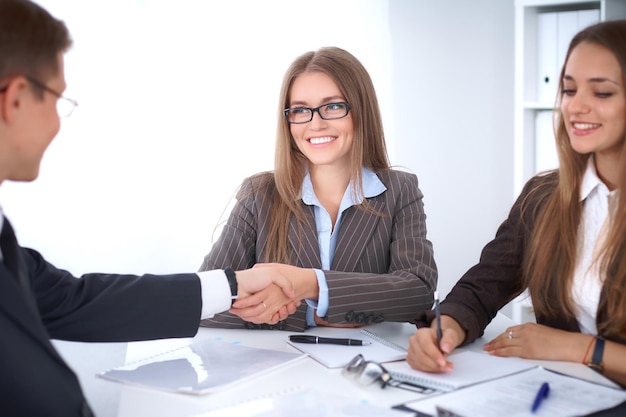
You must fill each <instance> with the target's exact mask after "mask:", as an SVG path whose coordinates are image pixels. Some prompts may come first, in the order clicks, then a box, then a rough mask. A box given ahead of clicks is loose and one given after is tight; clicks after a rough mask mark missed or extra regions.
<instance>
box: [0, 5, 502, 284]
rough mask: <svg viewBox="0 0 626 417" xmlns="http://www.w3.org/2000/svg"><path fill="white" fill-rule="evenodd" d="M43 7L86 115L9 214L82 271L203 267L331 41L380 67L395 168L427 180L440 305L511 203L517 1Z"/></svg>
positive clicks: (8, 204) (22, 233) (61, 139)
mask: <svg viewBox="0 0 626 417" xmlns="http://www.w3.org/2000/svg"><path fill="white" fill-rule="evenodd" d="M39 3H40V4H42V5H43V6H44V7H46V8H48V9H49V10H50V11H51V12H52V13H53V14H54V15H56V16H57V17H59V18H61V19H62V20H64V21H65V22H66V23H67V25H68V27H69V28H70V31H71V33H72V35H73V37H74V39H75V44H74V47H73V49H72V50H71V51H70V52H69V53H68V54H67V55H66V79H67V83H68V90H67V93H66V95H67V96H68V97H72V98H75V99H77V100H78V101H79V103H80V105H79V108H78V109H77V110H76V111H75V113H74V114H73V115H72V116H71V118H69V119H66V120H63V122H62V125H63V126H62V130H61V133H60V134H59V136H58V137H57V139H56V141H55V142H53V144H52V145H51V147H50V149H49V150H48V152H47V154H46V156H45V158H44V162H43V164H42V170H41V175H40V178H39V179H38V180H37V181H35V182H34V183H30V184H15V183H5V184H3V185H2V187H0V202H1V203H2V206H3V208H4V209H5V211H6V213H7V215H8V216H9V218H10V219H11V220H12V221H13V223H14V225H15V228H16V229H17V233H18V238H19V239H20V241H21V243H22V244H24V245H29V246H32V247H34V248H36V249H38V250H40V251H41V252H42V253H43V254H44V255H45V256H46V257H47V258H48V259H49V260H50V261H51V262H53V263H55V264H56V265H57V266H59V267H63V268H66V269H68V270H70V271H71V272H73V273H75V274H81V273H84V272H93V271H109V272H129V273H141V272H156V273H167V272H179V271H193V270H196V269H197V267H198V266H199V265H200V262H201V260H202V257H203V256H204V255H205V254H206V253H207V252H208V251H209V249H210V247H211V242H212V240H213V239H214V237H213V236H212V234H213V230H214V228H215V227H216V226H217V224H218V222H219V219H220V216H221V215H222V211H223V210H224V209H225V207H226V206H227V205H228V203H229V201H230V199H231V197H232V194H233V192H234V191H235V188H236V187H237V186H238V185H239V183H240V182H241V180H242V179H243V178H244V177H245V176H247V175H250V174H253V173H255V172H258V171H261V170H267V169H271V168H272V163H273V150H274V132H275V125H276V118H277V114H276V113H277V97H278V90H279V87H280V81H281V78H282V75H283V73H284V71H285V70H286V68H287V66H288V65H289V63H290V62H291V61H292V60H293V59H294V58H295V57H296V56H297V55H299V54H301V53H303V52H305V51H308V50H312V49H316V48H318V47H321V46H326V45H336V46H340V47H343V48H345V49H347V50H349V51H351V52H352V53H353V54H354V55H356V56H357V57H358V58H359V59H360V60H361V61H362V62H363V63H364V64H365V66H366V67H367V68H368V70H369V71H370V74H371V75H372V78H373V80H374V83H375V85H376V88H377V91H378V95H379V99H380V102H381V107H382V110H383V117H384V122H385V128H386V134H387V138H388V145H389V149H390V156H391V159H392V163H393V164H395V165H403V166H405V167H407V168H409V169H410V170H411V171H413V172H415V173H416V174H417V175H418V177H419V178H420V184H421V188H422V190H423V191H424V193H425V204H426V210H427V214H428V227H429V236H430V239H431V240H432V241H433V243H434V245H435V256H436V260H437V262H438V265H439V269H440V276H441V278H440V292H442V293H443V294H445V293H447V292H448V290H449V288H450V287H451V286H452V284H453V283H454V282H455V281H456V279H458V277H460V275H461V274H462V273H463V272H464V271H465V270H466V269H467V268H468V267H469V266H470V265H471V264H473V263H474V262H475V261H476V260H477V259H478V255H479V251H480V249H481V248H482V246H483V245H484V243H485V242H486V241H487V240H489V239H490V238H491V236H492V235H493V233H494V232H495V229H496V226H497V225H498V224H499V223H500V221H501V220H502V219H503V217H504V215H505V214H506V211H507V210H508V207H509V206H510V204H511V203H512V199H511V195H512V172H513V169H512V160H513V159H512V158H513V156H512V153H513V132H512V113H513V1H512V0H511V1H506V2H504V1H502V0H476V1H472V2H467V1H464V0H445V1H443V0H438V1H426V0H342V1H333V0H318V1H316V2H314V3H310V2H294V1H291V0H267V1H256V0H229V1H220V2H217V1H202V0H179V1H177V2H172V1H169V0H160V1H158V0H150V1H145V0H111V1H108V2H95V1H93V0H89V1H85V0H39Z"/></svg>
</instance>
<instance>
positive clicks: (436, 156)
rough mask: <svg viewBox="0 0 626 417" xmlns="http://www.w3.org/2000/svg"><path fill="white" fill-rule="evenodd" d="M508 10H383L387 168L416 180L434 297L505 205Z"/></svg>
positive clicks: (450, 2) (509, 165)
mask: <svg viewBox="0 0 626 417" xmlns="http://www.w3.org/2000/svg"><path fill="white" fill-rule="evenodd" d="M513 3H514V2H513V0H510V1H502V0H473V1H466V0H445V1H427V0H418V1H413V0H392V1H390V2H389V4H390V13H389V16H390V22H392V23H391V24H390V28H391V41H392V45H393V71H392V80H393V89H392V91H390V92H388V94H392V96H393V107H394V113H393V114H394V117H393V123H394V128H395V133H396V135H397V136H396V137H395V147H396V150H395V151H396V152H395V157H394V161H393V162H394V163H395V164H401V165H405V166H408V167H409V168H410V169H411V170H412V171H413V172H415V173H416V174H417V175H418V178H419V179H420V188H421V189H422V191H423V192H424V196H425V197H424V204H425V208H426V214H427V216H428V219H427V226H428V234H429V236H430V238H431V240H432V242H433V245H434V248H435V258H436V260H437V264H438V267H439V288H440V292H441V293H442V294H447V293H448V292H449V289H450V288H451V287H452V286H453V285H454V283H455V282H456V281H457V280H458V279H459V278H460V277H461V275H462V274H463V273H464V272H465V271H466V270H467V269H468V268H469V267H471V266H472V265H474V264H475V263H476V262H477V261H478V258H479V256H480V251H481V249H482V247H483V246H484V245H485V243H487V242H488V241H489V240H491V239H492V238H493V236H494V234H495V232H496V229H497V227H498V226H499V225H500V223H501V222H502V221H503V220H504V218H505V217H506V215H507V214H508V210H509V209H510V206H511V205H512V203H513V198H512V196H513V91H514V86H513V82H514V76H513V69H514V51H513V46H514V27H513V24H514V7H513V6H514V4H513ZM506 312H508V313H510V311H509V310H508V309H507V310H506Z"/></svg>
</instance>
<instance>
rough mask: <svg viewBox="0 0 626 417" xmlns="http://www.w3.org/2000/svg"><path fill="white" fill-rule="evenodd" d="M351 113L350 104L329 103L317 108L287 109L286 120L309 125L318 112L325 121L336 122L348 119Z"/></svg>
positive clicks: (343, 102) (341, 102)
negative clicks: (336, 120)
mask: <svg viewBox="0 0 626 417" xmlns="http://www.w3.org/2000/svg"><path fill="white" fill-rule="evenodd" d="M349 111H350V104H348V103H346V102H345V101H340V102H338V103H328V104H324V105H323V106H319V107H315V108H311V107H290V108H288V109H285V119H286V120H287V122H288V123H291V124H300V123H308V122H310V121H311V120H313V114H314V113H315V112H317V114H319V115H320V117H321V118H322V119H324V120H334V119H341V118H343V117H346V116H347V115H348V112H349Z"/></svg>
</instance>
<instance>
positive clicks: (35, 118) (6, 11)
mask: <svg viewBox="0 0 626 417" xmlns="http://www.w3.org/2000/svg"><path fill="white" fill-rule="evenodd" d="M70 44H71V40H70V37H69V33H68V31H67V28H66V27H65V25H64V24H63V22H61V21H59V20H56V19H55V18H53V17H52V16H51V15H50V14H49V13H48V12H47V11H45V10H44V9H42V8H41V7H39V6H38V5H36V4H34V3H32V2H30V1H29V0H0V184H1V183H2V182H3V181H4V180H13V181H32V180H34V179H36V178H37V176H38V173H39V165H40V162H41V158H42V156H43V153H44V151H45V150H46V148H47V146H48V145H49V144H50V142H51V141H52V139H53V138H54V137H55V136H56V134H57V132H58V131H59V127H60V123H59V116H63V115H64V114H61V113H65V114H67V112H68V111H71V110H72V108H73V107H74V106H75V105H76V102H74V101H73V100H71V99H68V98H65V97H63V95H62V94H63V91H64V90H65V76H64V69H63V53H64V52H65V51H66V50H67V49H68V48H69V46H70ZM0 216H1V217H2V219H0V255H1V257H0V415H1V416H39V415H41V416H63V417H67V416H91V415H93V413H92V411H91V410H90V408H89V405H88V404H87V402H86V400H85V398H84V395H83V393H82V391H81V388H80V385H79V382H78V379H77V378H76V376H75V375H74V373H73V372H72V370H71V369H70V368H69V367H68V366H67V365H66V364H65V363H64V361H63V360H62V359H61V357H60V356H59V354H58V353H57V352H56V351H55V349H54V347H53V346H52V344H51V343H50V339H51V338H53V339H64V340H74V341H104V342H107V341H111V342H113V341H131V340H146V339H156V338H164V337H191V336H193V335H194V334H195V333H196V332H197V329H198V325H199V323H200V320H201V319H204V318H208V317H212V316H213V315H214V314H216V313H218V312H222V311H225V310H228V309H229V308H230V307H231V304H232V301H233V299H235V298H237V296H239V297H240V298H244V297H245V296H247V295H250V294H252V293H255V292H258V291H260V290H262V289H264V288H265V287H267V286H269V285H278V286H279V287H281V288H282V289H283V291H284V292H285V295H287V297H293V288H292V285H291V282H290V281H289V280H288V279H287V278H285V277H284V276H283V275H280V274H279V273H271V271H269V270H268V269H264V268H262V269H251V270H245V271H238V272H237V273H235V272H233V271H232V270H231V269H230V268H226V269H225V270H214V271H207V272H206V273H205V272H202V273H198V274H196V273H190V274H175V275H167V276H156V275H143V276H132V275H113V274H87V275H84V276H83V277H81V278H78V279H77V278H75V277H73V276H72V275H71V274H70V273H69V272H67V271H63V270H60V269H57V268H55V267H54V266H53V265H51V264H50V263H48V262H46V261H45V259H44V258H43V257H42V256H41V255H40V254H39V253H38V252H36V251H34V250H32V249H26V248H22V247H20V246H19V245H18V243H17V241H16V239H15V235H14V233H13V229H12V227H11V224H10V223H9V222H8V220H7V219H6V218H5V217H4V215H3V213H2V209H1V208H0ZM238 302H239V303H243V304H245V300H240V301H238ZM236 305H237V304H235V306H236ZM262 309H266V310H267V312H266V313H265V314H266V318H267V320H268V321H269V320H271V319H272V317H286V316H287V314H289V312H291V313H293V312H294V311H295V303H292V305H289V306H283V307H282V308H281V309H280V310H278V311H269V310H270V309H269V308H267V307H266V306H260V307H259V311H262Z"/></svg>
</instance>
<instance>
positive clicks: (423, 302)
mask: <svg viewBox="0 0 626 417" xmlns="http://www.w3.org/2000/svg"><path fill="white" fill-rule="evenodd" d="M377 175H378V177H379V178H380V180H381V181H382V182H383V184H385V186H386V187H387V191H385V192H384V193H382V194H380V195H378V196H376V197H373V198H369V199H368V203H369V204H370V205H371V207H372V208H373V209H374V210H375V211H376V212H377V213H382V215H379V214H376V213H370V212H367V211H365V210H362V209H358V208H357V207H355V206H353V207H350V208H349V209H347V210H346V211H345V212H344V214H343V217H342V224H341V228H340V229H339V236H338V239H337V247H336V248H335V255H334V258H333V263H332V267H331V270H330V271H324V273H325V274H326V280H327V282H328V290H329V309H328V314H327V316H326V317H325V319H326V320H328V321H329V322H331V323H347V322H361V323H364V324H367V323H368V322H369V321H371V319H372V317H374V318H375V320H377V321H381V320H387V321H398V322H403V321H412V320H414V318H415V317H416V313H417V312H418V311H420V310H424V309H430V308H431V306H432V303H433V291H434V290H435V288H436V285H437V267H436V265H435V260H434V257H433V247H432V243H431V242H430V241H429V240H428V239H427V238H426V215H425V213H424V205H423V202H422V198H423V194H422V192H421V191H420V189H419V187H418V182H417V176H415V175H414V174H410V173H407V172H402V171H396V170H386V171H383V172H381V173H378V174H377ZM277 195H278V194H277V191H276V187H275V183H274V176H273V174H272V173H262V174H258V175H255V176H252V177H250V178H247V179H246V180H245V181H244V182H243V184H242V186H241V189H240V191H239V192H238V194H237V203H236V204H235V207H234V208H233V210H232V212H231V214H230V217H229V219H228V221H227V223H226V225H225V226H224V229H223V230H222V234H221V236H220V237H219V239H218V240H217V242H216V243H215V244H214V246H213V248H212V249H211V252H210V253H209V254H208V255H207V256H206V257H205V258H204V262H203V263H202V266H201V267H200V270H201V271H205V270H211V269H217V268H225V267H227V266H230V267H232V268H233V269H235V270H239V269H247V268H250V267H252V266H253V265H254V264H256V263H258V262H267V259H266V258H265V255H266V252H265V246H266V243H267V240H268V223H269V222H268V220H269V217H270V215H271V202H272V199H273V198H274V196H277ZM302 204H303V208H304V211H305V213H306V224H305V225H304V227H303V228H302V229H303V230H301V232H300V236H299V231H298V226H297V223H296V221H295V219H292V221H291V224H290V229H289V242H290V249H291V253H292V257H293V259H294V260H295V262H293V264H295V265H296V266H298V267H301V268H318V269H321V265H322V264H321V260H320V252H319V244H318V240H317V232H316V226H315V218H314V215H313V208H312V207H311V206H307V205H304V203H302ZM306 308H307V306H306V303H302V305H301V306H300V308H299V309H298V311H297V312H296V313H295V314H293V315H291V316H289V318H287V320H286V328H285V330H290V331H302V330H304V329H306V328H307V323H306ZM357 317H358V319H355V318H357ZM368 317H369V319H368ZM202 325H203V326H209V327H227V328H242V327H243V325H244V322H243V321H242V320H241V319H240V318H239V317H237V316H235V315H232V314H230V313H222V314H218V315H216V316H214V317H213V318H211V319H206V320H203V321H202Z"/></svg>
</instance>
